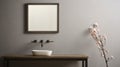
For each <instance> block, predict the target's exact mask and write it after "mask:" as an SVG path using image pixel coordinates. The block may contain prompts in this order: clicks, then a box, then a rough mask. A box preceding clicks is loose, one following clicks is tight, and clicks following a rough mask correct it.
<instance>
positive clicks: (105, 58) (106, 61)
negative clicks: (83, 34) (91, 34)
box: [102, 48, 108, 67]
mask: <svg viewBox="0 0 120 67" xmlns="http://www.w3.org/2000/svg"><path fill="white" fill-rule="evenodd" d="M102 52H103V56H104V60H105V63H106V67H108V60H107V57H106V54H105V51H104V49H103V48H102Z"/></svg>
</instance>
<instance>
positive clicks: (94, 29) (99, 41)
mask: <svg viewBox="0 0 120 67" xmlns="http://www.w3.org/2000/svg"><path fill="white" fill-rule="evenodd" d="M89 32H90V34H91V36H92V38H93V39H94V40H95V41H96V45H97V47H98V49H99V51H100V54H101V56H103V58H104V61H105V64H106V67H108V61H109V60H110V59H112V58H113V56H111V57H109V56H108V50H107V49H106V48H105V44H106V37H105V36H104V35H101V34H100V32H99V29H98V23H94V24H93V25H92V26H90V27H89Z"/></svg>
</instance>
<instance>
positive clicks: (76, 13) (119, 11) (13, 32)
mask: <svg viewBox="0 0 120 67" xmlns="http://www.w3.org/2000/svg"><path fill="white" fill-rule="evenodd" d="M58 2H59V4H60V18H59V19H60V32H59V33H58V34H24V33H23V32H24V26H23V25H24V9H23V5H24V3H58ZM119 18H120V1H119V0H59V1H58V0H0V56H3V55H9V54H20V55H27V54H31V50H32V49H49V50H53V51H54V54H86V55H88V56H89V67H105V66H104V65H105V64H104V62H103V61H104V60H103V59H102V57H101V56H100V53H99V51H98V49H97V47H96V45H95V42H94V41H93V40H92V38H91V37H90V35H89V34H88V33H87V28H88V27H89V25H90V24H92V23H95V22H98V23H99V25H100V29H101V32H102V33H105V34H106V35H107V37H108V38H107V45H106V47H107V48H108V49H109V51H110V54H112V55H114V56H115V59H114V60H112V61H111V62H110V63H109V65H110V66H109V67H119V66H120V64H119V61H120V57H119V54H120V52H119V47H120V38H119V37H120V35H119V34H120V30H118V29H119V28H120V26H119V24H120V19H119ZM34 39H38V40H41V39H44V40H46V39H51V40H54V43H51V44H46V45H44V47H43V48H40V45H36V44H31V43H30V42H31V40H34ZM0 63H1V64H0V65H1V66H2V61H1V62H0ZM26 63H27V62H26ZM30 63H31V62H30ZM46 63H48V62H46ZM54 63H55V61H53V63H48V66H49V65H53V64H54ZM61 63H62V65H60V66H59V63H58V64H56V65H58V66H57V67H75V66H76V67H81V66H80V65H81V64H80V63H79V62H76V63H75V62H70V63H69V62H66V61H64V62H61ZM63 63H65V65H63ZM21 64H22V63H21ZM21 64H19V65H21ZM36 64H37V65H39V63H36ZM16 65H17V63H16ZM23 65H24V64H23ZM56 65H53V67H55V66H56ZM1 66H0V67H1ZM24 66H25V67H29V66H31V67H34V66H33V65H28V66H26V65H24ZM11 67H12V65H11ZM15 67H17V66H15ZM43 67H45V66H43ZM49 67H50V66H49ZM51 67H52V66H51Z"/></svg>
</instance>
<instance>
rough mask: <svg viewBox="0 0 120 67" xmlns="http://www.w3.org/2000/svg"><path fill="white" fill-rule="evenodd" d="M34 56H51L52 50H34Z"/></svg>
mask: <svg viewBox="0 0 120 67" xmlns="http://www.w3.org/2000/svg"><path fill="white" fill-rule="evenodd" d="M32 54H33V56H51V55H52V50H32Z"/></svg>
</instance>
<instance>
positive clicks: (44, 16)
mask: <svg viewBox="0 0 120 67" xmlns="http://www.w3.org/2000/svg"><path fill="white" fill-rule="evenodd" d="M26 11H27V12H26V13H27V14H26V15H27V16H26V17H27V18H26V20H27V21H26V27H25V28H26V29H25V30H26V31H25V32H27V33H58V31H59V4H58V3H28V4H26Z"/></svg>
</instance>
